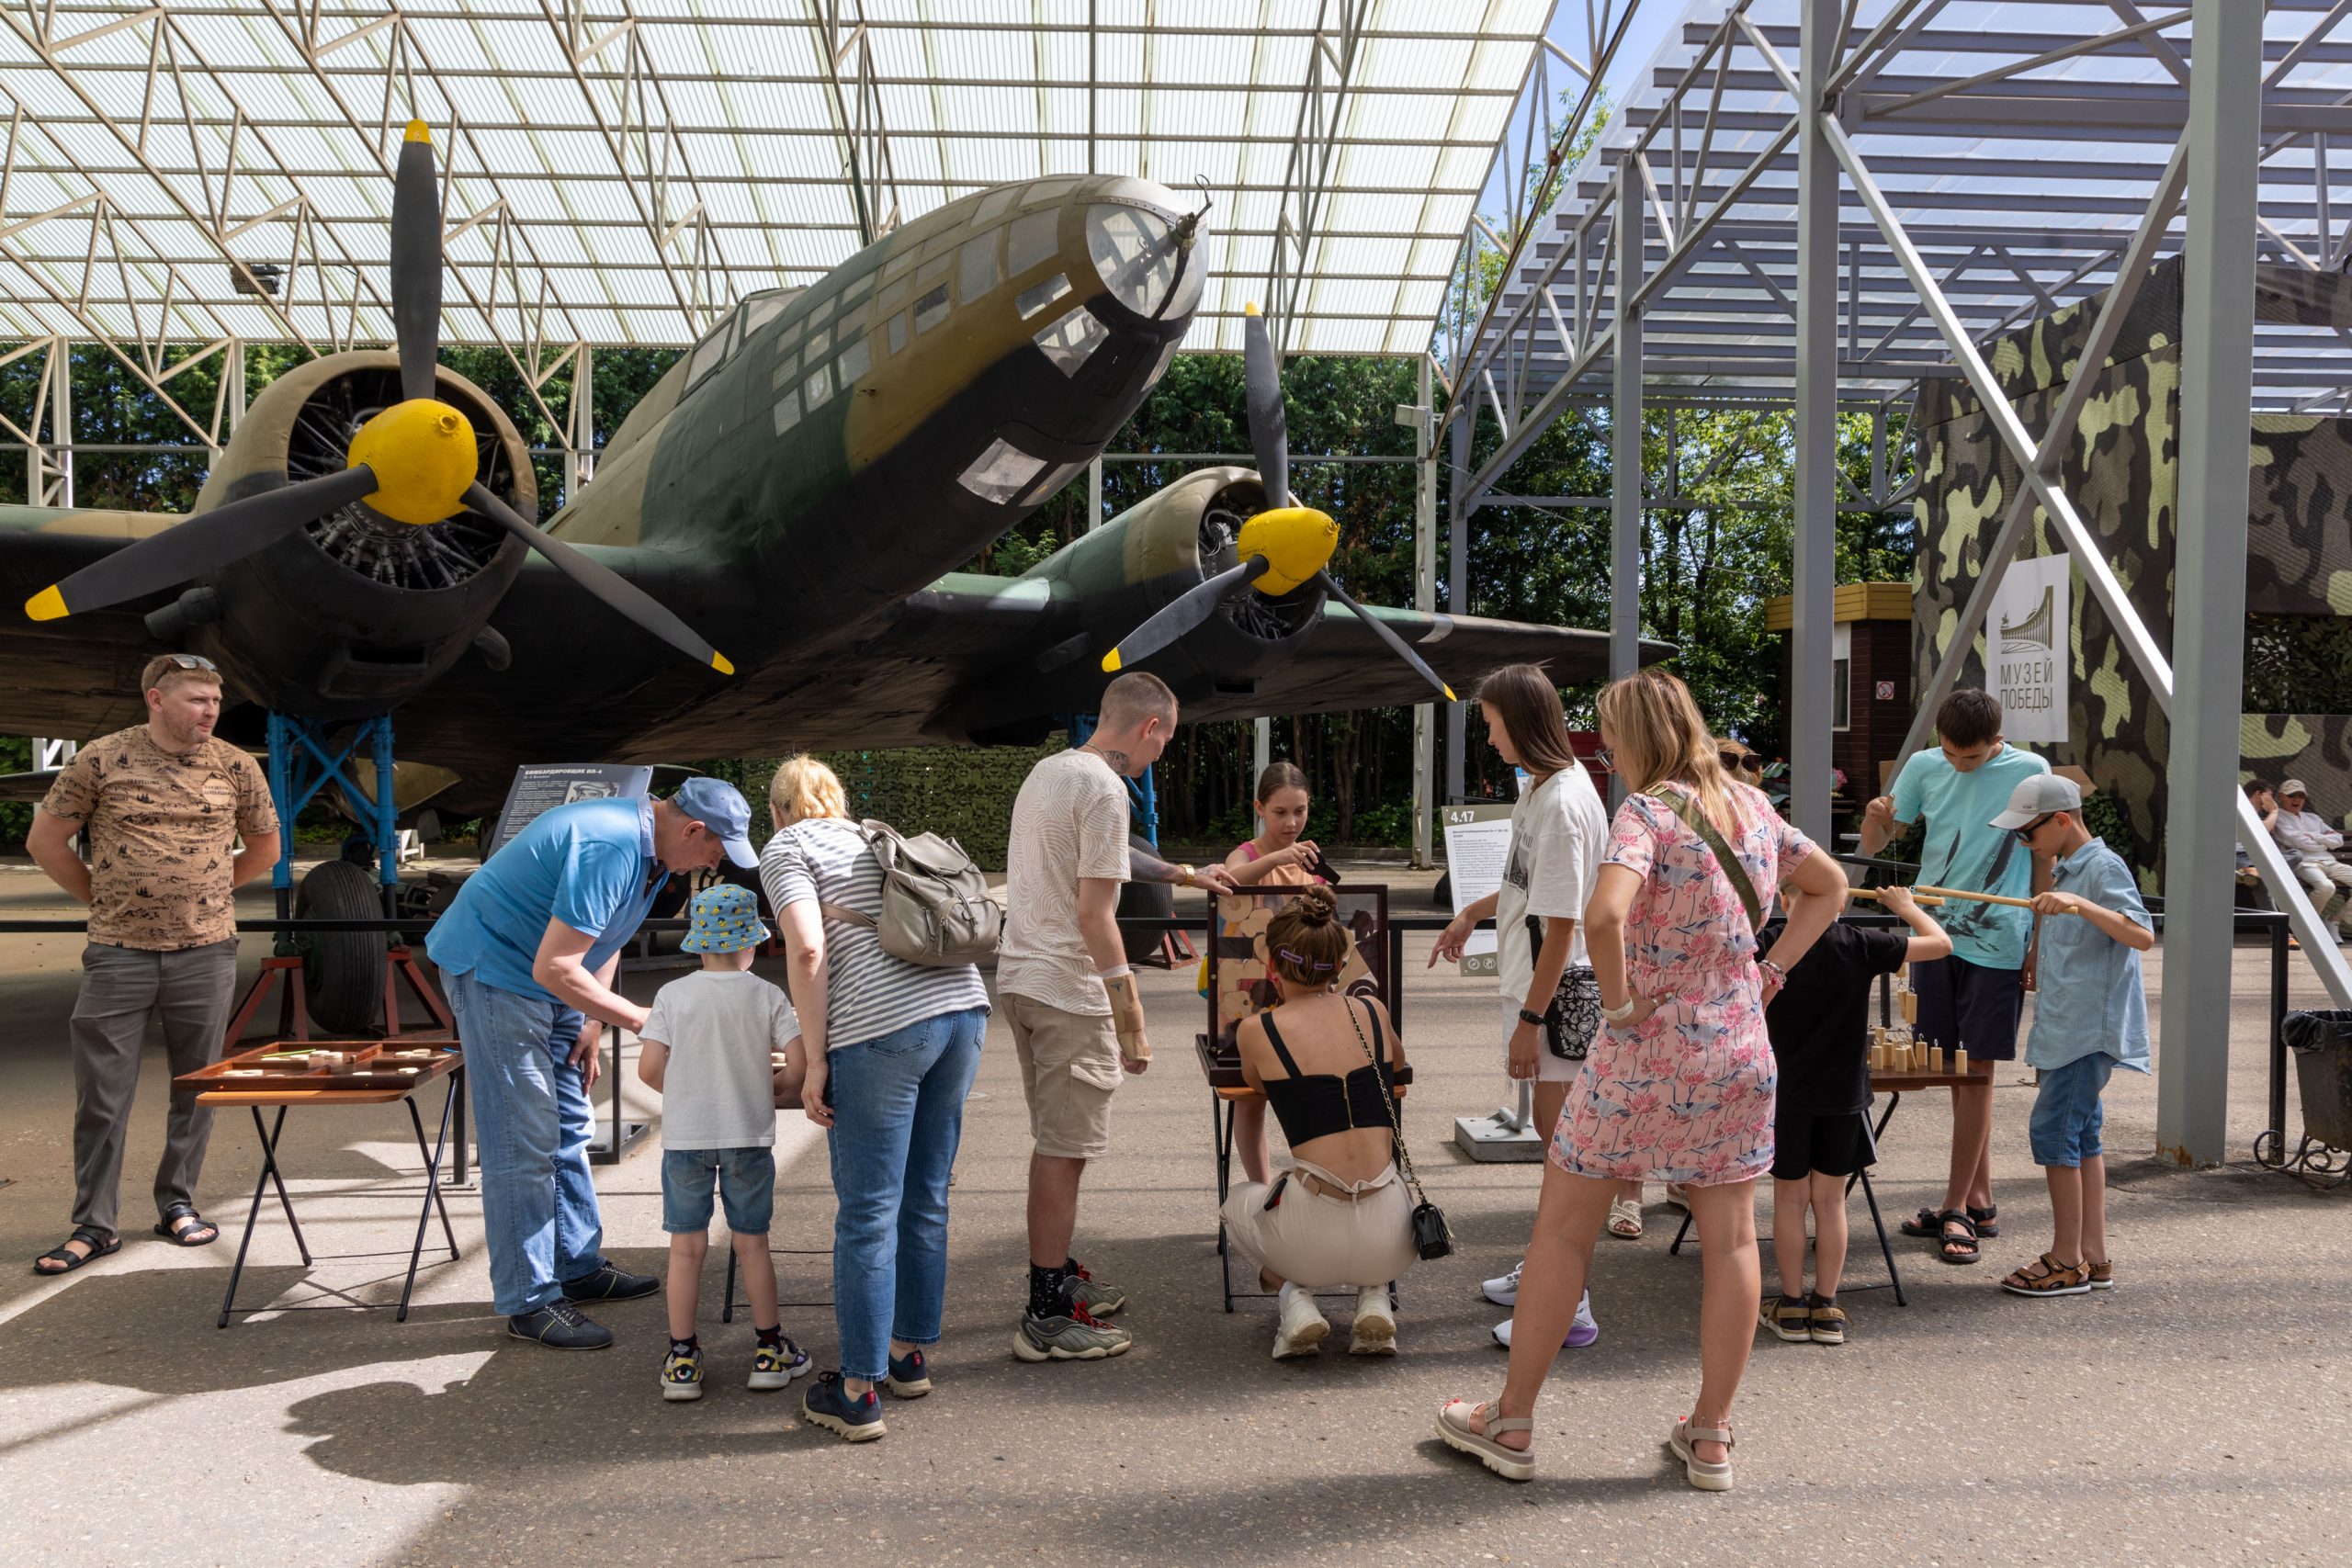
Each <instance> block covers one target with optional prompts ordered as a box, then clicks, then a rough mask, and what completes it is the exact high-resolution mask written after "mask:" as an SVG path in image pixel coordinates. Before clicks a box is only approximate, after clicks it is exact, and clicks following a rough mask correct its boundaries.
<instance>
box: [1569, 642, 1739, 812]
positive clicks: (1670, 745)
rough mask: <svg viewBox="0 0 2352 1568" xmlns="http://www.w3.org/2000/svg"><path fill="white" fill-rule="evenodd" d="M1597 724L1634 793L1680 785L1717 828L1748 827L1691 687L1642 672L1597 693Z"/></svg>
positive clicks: (1663, 674)
mask: <svg viewBox="0 0 2352 1568" xmlns="http://www.w3.org/2000/svg"><path fill="white" fill-rule="evenodd" d="M1598 706H1599V708H1600V722H1601V723H1602V724H1604V725H1607V726H1608V727H1609V734H1610V739H1611V746H1612V747H1613V749H1614V750H1615V751H1616V755H1617V772H1618V773H1620V774H1622V775H1623V777H1624V780H1625V787H1626V788H1628V789H1630V790H1633V791H1634V793H1636V794H1641V795H1646V794H1651V793H1654V792H1655V791H1656V790H1657V786H1658V785H1660V784H1668V783H1679V784H1684V785H1686V786H1688V788H1689V789H1690V791H1691V794H1693V795H1697V796H1698V797H1699V807H1700V809H1701V810H1702V811H1704V812H1705V813H1706V814H1707V816H1708V817H1709V818H1711V819H1712V820H1713V822H1714V824H1715V826H1716V828H1717V829H1723V830H1728V829H1735V828H1740V829H1744V828H1746V827H1747V812H1746V811H1745V810H1744V809H1743V808H1742V807H1741V805H1740V802H1739V796H1738V795H1737V794H1736V792H1735V791H1734V790H1733V789H1732V788H1731V780H1730V778H1729V776H1728V775H1726V774H1725V773H1724V765H1723V761H1722V760H1721V759H1720V758H1718V757H1717V756H1716V754H1715V739H1714V737H1713V735H1711V734H1709V733H1708V731H1707V721H1706V720H1705V719H1703V718H1701V717H1700V716H1699V705H1698V704H1697V703H1695V702H1693V701H1692V700H1691V688H1690V687H1688V686H1686V685H1684V684H1683V683H1682V682H1681V681H1680V680H1679V678H1678V677H1676V676H1673V675H1669V674H1668V673H1667V672H1666V671H1663V670H1644V671H1638V672H1636V673H1634V674H1632V675H1628V676H1626V677H1624V678H1623V680H1618V681H1611V682H1610V683H1609V684H1608V685H1606V686H1604V687H1602V688H1601V690H1600V703H1599V705H1598Z"/></svg>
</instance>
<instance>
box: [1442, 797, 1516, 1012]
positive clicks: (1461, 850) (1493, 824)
mask: <svg viewBox="0 0 2352 1568" xmlns="http://www.w3.org/2000/svg"><path fill="white" fill-rule="evenodd" d="M1510 809H1511V808H1510V806H1509V805H1507V804H1504V803H1502V802H1499V801H1498V802H1495V803H1493V804H1490V805H1486V806H1449V807H1444V808H1443V809H1442V810H1441V811H1440V812H1439V813H1438V821H1439V823H1440V825H1441V826H1442V827H1443V828H1444V829H1445V868H1446V874H1447V878H1448V881H1449V883H1450V885H1451V886H1452V887H1453V912H1454V913H1455V914H1457V915H1458V914H1460V913H1462V911H1463V910H1464V909H1466V908H1469V907H1470V906H1471V905H1473V904H1475V903H1476V902H1477V901H1478V900H1479V899H1481V898H1484V897H1486V896H1487V894H1489V893H1493V892H1495V891H1497V890H1498V889H1499V888H1500V887H1501V886H1502V885H1503V863H1504V862H1506V861H1507V860H1509V859H1510ZM1461 968H1462V973H1464V975H1493V974H1497V973H1498V972H1499V971H1498V967H1497V964H1496V958H1495V933H1494V931H1492V930H1491V929H1489V930H1486V931H1472V932H1471V933H1470V940H1469V941H1468V942H1466V943H1464V946H1463V949H1462V964H1461Z"/></svg>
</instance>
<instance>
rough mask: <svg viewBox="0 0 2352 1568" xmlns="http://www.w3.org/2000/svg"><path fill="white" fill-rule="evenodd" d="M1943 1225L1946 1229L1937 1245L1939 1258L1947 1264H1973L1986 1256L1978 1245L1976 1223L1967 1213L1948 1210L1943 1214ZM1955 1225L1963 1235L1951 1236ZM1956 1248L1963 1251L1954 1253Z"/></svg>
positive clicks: (1938, 1239) (1939, 1237) (1958, 1210)
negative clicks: (1951, 1228) (1952, 1227)
mask: <svg viewBox="0 0 2352 1568" xmlns="http://www.w3.org/2000/svg"><path fill="white" fill-rule="evenodd" d="M1943 1223H1944V1225H1945V1227H1946V1229H1945V1230H1944V1232H1943V1233H1942V1234H1941V1235H1939V1236H1938V1238H1937V1244H1936V1256H1937V1257H1938V1258H1942V1259H1943V1260H1944V1261H1945V1262H1947V1263H1973V1262H1975V1261H1976V1260H1977V1259H1978V1258H1982V1257H1984V1256H1985V1254H1984V1251H1983V1250H1982V1249H1981V1248H1980V1247H1977V1245H1976V1235H1977V1232H1976V1222H1975V1221H1974V1220H1973V1219H1971V1218H1969V1216H1968V1214H1967V1213H1966V1212H1965V1211H1963V1210H1960V1209H1946V1210H1945V1211H1944V1212H1943ZM1953 1225H1958V1226H1959V1227H1960V1229H1961V1232H1962V1234H1961V1235H1952V1234H1951V1230H1950V1227H1951V1226H1953ZM1953 1247H1960V1248H1962V1250H1961V1251H1959V1252H1954V1251H1953V1250H1952V1248H1953Z"/></svg>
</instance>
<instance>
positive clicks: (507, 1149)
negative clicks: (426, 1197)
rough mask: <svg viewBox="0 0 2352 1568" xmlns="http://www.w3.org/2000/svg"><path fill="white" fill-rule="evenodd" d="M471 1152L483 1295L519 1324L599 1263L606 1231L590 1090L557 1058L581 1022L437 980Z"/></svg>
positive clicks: (573, 1015)
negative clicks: (486, 1291)
mask: <svg viewBox="0 0 2352 1568" xmlns="http://www.w3.org/2000/svg"><path fill="white" fill-rule="evenodd" d="M441 978H442V987H443V990H444V992H445V994H446V995H447V997H448V998H449V1008H450V1010H451V1011H453V1012H455V1013H456V1014H457V1015H458V1040H459V1041H460V1042H461V1043H463V1044H464V1046H465V1048H466V1088H467V1090H468V1091H469V1095H470V1097H471V1100H472V1104H473V1108H474V1126H475V1130H476V1131H475V1135H476V1137H477V1138H478V1139H479V1141H480V1143H481V1152H480V1164H481V1218H482V1232H483V1241H484V1242H485V1244H486V1246H487V1250H488V1251H489V1254H490V1289H491V1297H492V1300H493V1301H494V1302H495V1303H497V1306H498V1310H499V1312H500V1313H501V1314H503V1315H504V1316H507V1317H518V1316H520V1315H522V1314H525V1313H529V1312H537V1311H538V1310H539V1308H541V1307H543V1306H546V1305H548V1303H551V1302H554V1301H555V1300H556V1299H557V1298H558V1297H560V1296H561V1295H562V1294H563V1282H564V1281H565V1280H577V1279H579V1278H581V1277H582V1275H586V1274H593V1273H594V1272H595V1271H596V1269H598V1267H599V1266H600V1265H601V1264H602V1262H603V1248H604V1244H605V1227H604V1220H603V1218H602V1216H601V1215H600V1214H599V1213H597V1209H596V1184H595V1182H594V1180H592V1179H590V1177H589V1174H588V1137H589V1132H590V1125H591V1122H592V1121H593V1112H592V1111H591V1110H590V1108H589V1104H588V1082H587V1079H586V1078H585V1077H583V1076H582V1073H581V1071H580V1069H579V1068H577V1067H575V1066H572V1065H571V1063H570V1062H569V1061H567V1060H566V1059H565V1058H566V1057H568V1056H569V1055H571V1047H572V1046H573V1045H574V1044H575V1043H578V1041H579V1039H580V1026H581V1024H582V1018H581V1016H580V1014H579V1013H578V1012H576V1011H574V1010H572V1009H571V1008H568V1007H565V1006H564V1005H563V1004H562V1003H560V1002H557V1001H548V1000H544V999H542V998H537V997H526V996H524V995H522V994H521V993H520V992H517V991H508V990H502V989H501V988H500V987H496V986H492V985H489V984H487V983H485V982H484V981H482V980H480V979H478V978H476V977H475V976H473V975H472V974H470V973H469V974H464V975H449V974H444V975H443V976H442V977H441Z"/></svg>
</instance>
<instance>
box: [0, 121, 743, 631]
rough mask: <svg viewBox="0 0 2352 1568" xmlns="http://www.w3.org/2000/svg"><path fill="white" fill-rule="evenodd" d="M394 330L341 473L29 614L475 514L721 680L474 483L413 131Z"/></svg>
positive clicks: (397, 209) (281, 493)
mask: <svg viewBox="0 0 2352 1568" xmlns="http://www.w3.org/2000/svg"><path fill="white" fill-rule="evenodd" d="M391 289H392V331H393V334H394V339H395V341H396V342H397V344H398V345H399V349H400V364H401V401H400V402H398V403H395V404H393V405H392V406H391V407H390V408H388V409H384V410H382V411H380V412H378V413H377V414H376V415H375V417H373V418H372V419H370V420H368V423H366V424H364V425H362V426H361V427H360V429H359V432H358V434H356V436H354V437H353V439H352V442H351V450H350V452H349V454H348V457H347V461H348V463H349V467H348V468H345V469H344V471H343V472H341V473H336V474H327V475H324V476H322V477H321V478H318V479H302V480H299V481H297V482H295V483H293V484H288V485H286V486H283V487H281V488H279V489H277V490H273V491H265V492H264V493H262V494H260V495H254V496H248V497H246V498H245V499H244V500H243V501H233V502H230V503H229V504H227V505H226V506H220V507H215V508H213V509H212V510H211V511H209V512H205V513H198V514H197V515H195V516H193V517H190V518H188V519H187V521H185V522H182V523H176V524H175V525H172V526H171V527H169V528H166V529H164V530H163V531H162V532H160V533H157V534H154V535H151V536H148V537H147V538H145V539H141V540H140V541H138V542H137V543H135V544H132V545H130V546H127V547H124V548H122V549H119V550H117V551H115V552H114V553H113V554H112V555H109V556H107V558H105V559H103V560H98V561H94V562H92V563H91V564H90V565H88V566H86V567H84V568H83V569H82V570H79V571H77V572H75V573H74V574H73V575H72V576H70V577H68V578H66V579H65V580H64V581H61V582H58V583H55V584H53V585H52V586H51V587H48V588H44V589H42V590H41V591H40V592H39V593H37V594H35V595H33V597H32V598H30V599H28V600H27V601H26V602H25V614H26V615H29V616H31V617H32V618H33V619H34V620H36V621H51V620H55V619H57V618H58V617H60V616H62V615H77V614H79V613H81V612H82V611H85V610H98V609H104V608H105V607H107V605H109V604H121V603H122V602H123V601H124V600H126V599H136V598H138V597H140V596H141V594H146V593H153V592H161V591H162V590H164V589H167V588H170V587H172V586H174V585H175V584H177V583H180V582H184V581H187V579H189V578H191V577H195V576H198V575H200V574H202V573H204V572H206V571H209V570H215V569H217V568H220V567H222V566H225V565H227V564H229V563H230V562H232V561H236V560H241V559H243V558H245V557H246V556H249V555H252V554H253V553H254V552H255V551H256V550H259V549H261V548H263V547H266V546H267V545H271V544H274V543H276V542H277V540H278V539H281V538H284V537H286V536H288V535H290V534H293V533H294V532H296V531H297V530H299V529H300V528H303V527H306V526H308V525H310V524H311V523H314V522H316V521H318V520H319V519H320V518H322V517H325V516H329V515H331V514H333V513H336V512H339V511H341V510H342V509H343V508H344V507H345V506H348V505H350V504H351V503H352V502H355V501H359V502H366V503H367V504H368V507H369V508H370V509H372V510H373V511H375V512H376V513H379V514H380V515H382V516H384V517H388V518H390V519H391V520H392V521H394V522H396V523H405V524H408V525H412V526H415V527H424V526H427V525H431V524H435V523H439V522H443V521H446V520H447V519H448V518H451V517H454V516H456V515H458V513H460V512H463V511H465V510H466V509H468V508H471V509H472V510H473V511H474V512H476V513H480V514H481V515H482V516H484V517H487V518H489V519H490V520H491V521H492V522H493V523H495V524H497V525H499V526H500V527H502V528H503V529H505V530H506V531H507V532H508V533H510V534H513V535H515V536H516V537H517V538H520V539H522V540H523V541H524V542H525V543H526V544H527V545H529V546H530V547H531V548H533V549H535V550H537V551H538V552H539V554H540V555H541V556H543V557H545V558H546V559H547V561H548V565H550V566H552V567H554V568H555V569H556V570H558V571H560V572H562V573H563V574H564V575H565V576H566V577H568V578H570V579H571V581H573V582H574V583H575V584H577V585H578V586H580V587H582V588H583V589H585V590H587V591H588V592H589V593H591V594H593V595H594V597H595V598H597V599H598V600H600V601H602V602H603V603H604V604H606V605H608V606H610V607H611V608H612V609H614V610H616V611H617V612H618V613H619V614H621V615H625V616H627V617H628V619H630V620H632V621H635V622H636V623H637V624H638V625H639V626H642V627H643V628H644V629H645V630H647V631H649V632H650V633H652V634H653V635H654V636H655V637H660V638H661V639H662V641H664V642H666V643H668V644H669V645H670V646H671V647H673V648H675V649H678V650H679V651H681V652H683V653H685V654H687V655H688V656H690V657H692V658H693V659H695V660H697V661H698V662H700V663H703V664H707V665H708V666H709V667H710V668H712V669H713V670H716V671H718V672H719V673H721V674H723V675H731V674H733V673H734V672H735V667H734V665H732V664H730V663H729V662H728V660H727V659H726V657H725V656H724V655H722V654H721V653H719V651H718V649H715V648H713V647H711V646H710V644H709V643H707V642H706V641H704V640H703V638H702V637H700V636H698V635H696V633H695V630H694V628H693V627H691V626H687V625H686V623H685V622H684V620H682V619H681V618H679V616H677V615H674V614H673V613H672V612H671V611H670V610H668V609H665V608H664V607H663V606H662V604H659V603H657V602H656V601H655V600H654V599H653V597H652V596H651V595H650V594H649V593H647V592H645V591H644V590H643V589H641V588H639V587H638V586H637V585H636V584H635V583H633V582H631V581H628V579H627V578H625V577H623V576H621V575H620V573H618V572H616V571H615V570H612V568H610V567H608V566H605V565H604V564H603V563H602V562H600V561H596V560H594V559H592V558H589V557H588V556H586V555H583V554H582V553H581V552H580V551H579V550H577V549H574V548H573V547H571V546H569V545H566V544H564V543H562V542H561V541H560V540H558V539H556V538H554V537H553V536H549V535H548V534H546V533H544V532H542V531H541V530H540V529H538V528H537V527H535V526H533V525H531V524H529V523H527V522H525V521H524V520H523V518H522V516H521V515H520V514H519V513H516V512H515V510H514V509H513V508H512V507H510V506H508V505H507V504H506V503H505V502H503V501H501V500H499V499H498V498H497V497H496V496H495V495H492V493H491V492H490V491H489V490H487V489H486V488H484V487H483V486H482V485H481V484H480V483H478V482H477V481H476V479H475V468H476V463H477V455H476V447H475V443H474V431H473V425H472V423H471V422H470V421H469V420H468V419H467V418H466V416H465V415H464V414H463V413H461V412H458V410H457V409H455V408H453V407H451V406H450V405H449V404H448V403H447V402H444V401H442V400H441V399H440V398H439V397H438V396H437V395H436V394H437V392H438V382H437V380H436V378H435V366H436V365H437V363H438V361H439V358H440V352H441V344H440V336H441V204H440V195H439V175H438V174H437V173H436V172H435V167H434V162H433V137H432V133H431V132H430V131H429V130H426V128H425V124H424V121H423V120H421V119H418V120H411V121H409V124H408V132H407V135H406V137H405V139H404V140H403V141H401V156H400V164H399V166H398V167H397V169H396V170H395V171H394V175H393V186H392V229H391Z"/></svg>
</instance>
